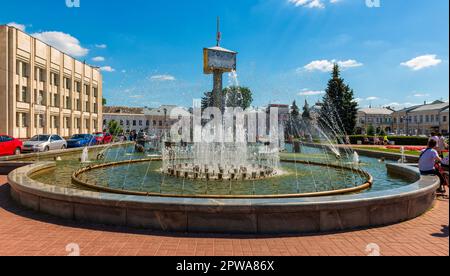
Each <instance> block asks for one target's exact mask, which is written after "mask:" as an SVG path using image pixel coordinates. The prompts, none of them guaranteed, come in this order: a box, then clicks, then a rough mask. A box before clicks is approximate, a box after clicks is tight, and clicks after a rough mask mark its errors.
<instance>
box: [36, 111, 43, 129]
mask: <svg viewBox="0 0 450 276" xmlns="http://www.w3.org/2000/svg"><path fill="white" fill-rule="evenodd" d="M34 124H35V126H36V127H37V128H43V127H44V126H45V119H44V114H36V116H35V122H34Z"/></svg>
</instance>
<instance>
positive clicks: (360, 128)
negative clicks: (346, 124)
mask: <svg viewBox="0 0 450 276" xmlns="http://www.w3.org/2000/svg"><path fill="white" fill-rule="evenodd" d="M393 113H394V111H393V110H391V109H389V108H372V107H370V108H363V109H359V110H358V115H357V119H356V133H357V134H366V131H367V129H368V127H369V126H373V127H374V129H375V131H376V132H377V133H380V132H381V131H384V132H385V133H390V132H392V129H393V122H392V114H393Z"/></svg>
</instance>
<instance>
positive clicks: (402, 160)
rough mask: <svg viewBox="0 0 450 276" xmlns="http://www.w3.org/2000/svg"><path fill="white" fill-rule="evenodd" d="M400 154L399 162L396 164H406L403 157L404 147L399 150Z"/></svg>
mask: <svg viewBox="0 0 450 276" xmlns="http://www.w3.org/2000/svg"><path fill="white" fill-rule="evenodd" d="M400 154H401V158H400V160H398V163H400V164H405V163H407V161H406V155H405V147H401V148H400Z"/></svg>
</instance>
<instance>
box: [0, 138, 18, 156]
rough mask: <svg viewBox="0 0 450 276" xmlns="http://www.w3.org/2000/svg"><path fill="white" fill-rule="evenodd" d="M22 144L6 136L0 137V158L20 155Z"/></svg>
mask: <svg viewBox="0 0 450 276" xmlns="http://www.w3.org/2000/svg"><path fill="white" fill-rule="evenodd" d="M22 147H23V143H22V141H20V140H19V139H15V138H13V137H11V136H8V135H0V156H2V155H18V154H21V153H22Z"/></svg>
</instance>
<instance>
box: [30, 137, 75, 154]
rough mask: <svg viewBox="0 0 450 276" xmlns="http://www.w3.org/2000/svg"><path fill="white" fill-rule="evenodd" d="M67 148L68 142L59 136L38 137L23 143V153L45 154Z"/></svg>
mask: <svg viewBox="0 0 450 276" xmlns="http://www.w3.org/2000/svg"><path fill="white" fill-rule="evenodd" d="M66 148H67V142H66V140H64V139H63V138H62V137H61V136H59V135H47V134H45V135H36V136H34V137H33V138H31V139H30V140H29V141H27V142H25V143H23V152H43V151H50V150H62V149H66Z"/></svg>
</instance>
